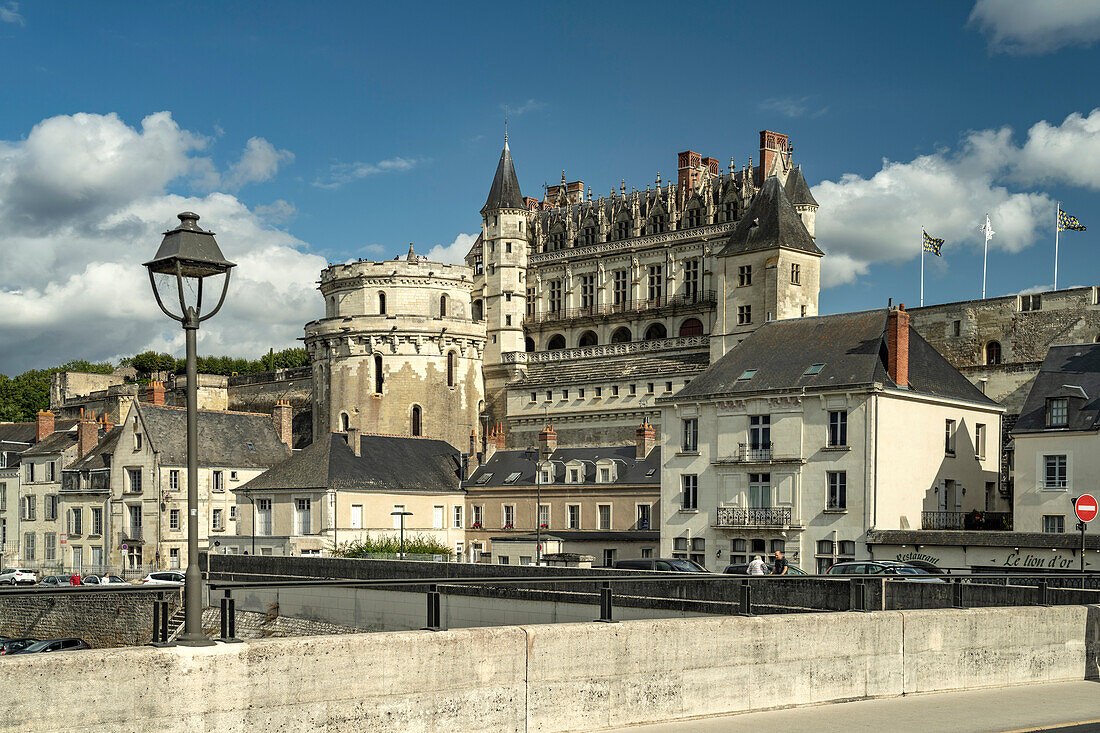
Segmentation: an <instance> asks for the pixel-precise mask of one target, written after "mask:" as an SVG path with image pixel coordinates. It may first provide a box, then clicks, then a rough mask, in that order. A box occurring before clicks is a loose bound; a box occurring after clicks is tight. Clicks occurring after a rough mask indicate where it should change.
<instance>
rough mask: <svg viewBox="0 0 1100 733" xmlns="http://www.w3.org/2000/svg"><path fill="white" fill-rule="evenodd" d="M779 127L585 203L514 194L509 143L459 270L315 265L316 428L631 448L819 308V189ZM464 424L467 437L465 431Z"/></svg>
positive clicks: (463, 441)
mask: <svg viewBox="0 0 1100 733" xmlns="http://www.w3.org/2000/svg"><path fill="white" fill-rule="evenodd" d="M792 157H793V148H792V146H791V144H790V141H789V139H788V138H787V136H786V135H782V134H779V133H776V132H771V131H767V130H765V131H763V132H761V133H760V151H759V158H758V164H757V165H755V166H754V165H753V163H752V158H749V159H748V164H746V165H742V166H741V167H740V168H737V167H736V166H735V165H734V161H733V160H732V159H731V160H730V163H729V166H728V169H727V171H726V172H722V171H721V170H720V168H719V163H718V161H717V160H716V159H714V158H711V157H703V156H701V155H700V154H699V153H696V152H693V151H684V152H682V153H680V154H679V156H678V171H677V179H676V181H674V182H673V181H668V182H667V183H662V182H661V179H660V175H659V174H658V176H657V180H656V182H655V184H654V185H653V186H652V187H649V186H647V187H646V189H645V190H639V189H636V188H635V189H632V190H631V191H629V192H628V191H627V189H626V185H625V182H623V183H621V184H620V187H619V189H618V191H616V190H615V189H614V188H612V190H611V191H610V192H609V194H608V195H607V196H606V197H605V196H602V195H601V196H598V197H596V198H593V195H592V190H591V188H589V189H588V190H587V192H586V191H585V186H584V183H583V182H582V181H573V182H567V181H566V180H565V176H564V173H563V175H562V182H561V185H558V186H551V187H548V188H547V190H546V192H545V195H544V197H543V199H542V200H539V199H536V198H532V197H528V196H524V195H523V194H522V192H521V189H520V185H519V179H518V177H517V175H516V170H515V164H514V162H513V160H512V153H511V150H510V148H509V146H508V142H507V139H506V140H505V143H504V149H503V151H502V152H501V155H500V160H499V163H498V165H497V169H496V174H495V175H494V177H493V181H492V184H491V185H490V189H489V195H488V198H487V200H486V202H485V205H484V207H482V210H481V234H480V236H479V237H478V239H477V241H476V242H475V244H474V246H473V248H472V249H471V250H470V252H469V253H468V254H467V256H466V265H465V266H460V265H448V264H443V263H439V262H429V261H426V260H424V259H421V258H418V257H417V256H416V254H415V252H414V251H413V249H412V247H411V246H410V249H409V254H408V257H407V258H406V259H405V260H404V261H400V260H394V261H383V262H367V261H358V262H350V263H347V264H340V265H333V266H330V267H328V268H327V269H325V270H324V271H323V272H322V274H321V283H320V290H321V294H322V295H323V296H324V298H325V317H324V318H322V319H319V320H316V321H313V322H311V323H309V324H307V325H306V328H305V330H306V336H305V343H306V348H307V349H308V351H309V355H310V359H311V361H312V364H313V404H312V412H313V433H314V437H317V436H320V435H322V434H324V433H327V432H330V431H343V430H347V429H348V428H349V427H350V428H353V429H358V430H361V431H363V432H375V433H390V434H403V435H426V436H428V435H430V436H438V437H442V438H444V439H446V440H447V441H448V442H450V443H451V444H452V445H454V446H456V447H458V448H460V449H462V450H466V449H467V448H470V447H471V443H473V444H474V445H473V447H475V448H476V447H479V446H482V445H483V444H484V441H485V439H486V436H487V434H488V433H489V432H490V431H492V430H494V429H495V430H503V431H504V433H505V435H506V436H507V442H508V443H509V445H512V446H516V447H522V446H527V445H534V444H535V443H536V440H537V434H538V432H539V430H540V429H541V428H543V427H544V426H545V424H546V423H547V422H552V423H553V424H554V425H555V428H556V430H557V434H558V436H559V441H560V444H561V445H563V446H568V445H609V444H621V443H628V442H630V441H631V440H632V439H633V435H634V431H635V429H636V427H637V426H638V424H640V423H642V422H643V421H645V420H648V421H649V422H650V423H653V424H654V425H655V427H657V428H658V429H659V422H660V411H659V410H658V409H657V408H656V406H655V404H654V401H655V399H656V398H657V397H658V396H660V395H664V394H669V393H671V392H674V391H676V390H679V389H680V388H681V387H683V386H684V385H685V384H687V383H688V382H689V381H690V380H691V378H692V377H693V376H694V375H695V374H697V373H699V372H700V371H702V370H703V369H705V368H706V367H707V366H708V365H709V364H710V363H711V362H713V361H714V360H715V359H717V358H718V357H720V356H721V355H722V354H724V353H725V352H726V351H728V350H729V349H730V348H732V347H733V346H735V345H736V344H737V343H739V341H740V339H742V338H744V336H745V335H746V334H748V333H749V332H751V331H752V330H753V329H755V328H757V327H758V326H759V325H761V324H763V323H765V322H767V321H770V320H775V319H783V318H796V317H800V316H807V315H816V314H817V310H818V292H819V288H820V261H821V257H822V254H823V253H822V252H821V250H820V249H818V247H817V246H816V244H815V243H814V222H815V216H816V211H817V207H818V205H817V202H816V201H815V200H814V198H813V195H812V194H811V193H810V189H809V186H808V185H807V183H806V179H805V177H804V176H803V174H802V171H801V169H800V168H799V167H796V166H794V164H793V162H792ZM471 438H472V439H473V440H471Z"/></svg>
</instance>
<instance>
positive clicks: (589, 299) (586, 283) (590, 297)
mask: <svg viewBox="0 0 1100 733" xmlns="http://www.w3.org/2000/svg"><path fill="white" fill-rule="evenodd" d="M595 307H596V276H595V275H581V308H584V309H585V310H587V311H591V310H592V309H593V308H595Z"/></svg>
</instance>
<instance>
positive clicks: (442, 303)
mask: <svg viewBox="0 0 1100 733" xmlns="http://www.w3.org/2000/svg"><path fill="white" fill-rule="evenodd" d="M439 317H440V318H446V317H447V296H446V295H440V296H439Z"/></svg>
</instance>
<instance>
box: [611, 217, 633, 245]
mask: <svg viewBox="0 0 1100 733" xmlns="http://www.w3.org/2000/svg"><path fill="white" fill-rule="evenodd" d="M615 239H616V240H620V241H621V240H623V239H630V222H629V221H627V220H626V219H620V220H619V221H617V222H615Z"/></svg>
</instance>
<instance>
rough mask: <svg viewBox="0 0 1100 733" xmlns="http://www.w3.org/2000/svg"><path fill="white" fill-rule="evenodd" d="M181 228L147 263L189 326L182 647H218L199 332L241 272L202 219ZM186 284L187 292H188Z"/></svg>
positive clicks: (188, 216) (184, 217)
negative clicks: (206, 512) (207, 602)
mask: <svg viewBox="0 0 1100 733" xmlns="http://www.w3.org/2000/svg"><path fill="white" fill-rule="evenodd" d="M179 220H180V224H179V226H178V227H176V228H175V229H172V230H171V231H168V232H165V233H164V239H163V240H162V241H161V243H160V249H158V250H157V254H156V256H155V257H154V258H153V259H152V260H150V261H149V262H146V263H145V267H146V268H147V269H148V270H149V284H150V285H151V286H152V288H153V296H154V297H155V298H156V299H157V305H158V306H160V309H161V310H162V311H164V314H165V315H167V316H168V317H169V318H171V319H172V320H174V321H178V322H179V323H180V324H182V325H183V332H184V334H185V335H186V341H187V574H186V576H185V582H184V590H183V603H184V612H185V616H184V626H183V629H184V631H183V634H181V635H180V637H179V643H180V644H182V645H184V646H202V645H208V644H213V643H214V642H212V641H209V640H208V639H207V638H206V635H205V634H203V632H202V571H201V570H200V568H199V509H198V504H199V463H198V462H199V457H198V393H197V392H196V384H195V382H196V381H197V372H198V367H197V364H196V355H195V351H196V346H195V344H196V332H197V331H198V330H199V324H200V323H202V322H203V321H205V320H207V319H208V318H211V317H213V316H214V314H216V313H217V312H218V311H219V310H221V307H222V304H223V303H224V302H225V294H226V292H228V290H229V271H230V270H231V269H232V268H233V267H235V265H234V264H233V263H232V262H229V261H228V260H226V259H225V257H223V256H222V252H221V249H219V248H218V243H217V242H216V241H214V233H213V232H207V231H203V230H202V229H200V228H199V225H198V221H199V215H198V214H193V213H191V212H190V211H185V212H183V213H182V214H180V215H179ZM157 275H160V276H162V279H161V283H162V284H164V285H165V286H166V287H168V288H170V287H171V283H172V279H173V278H174V279H175V286H176V290H177V292H178V295H179V304H180V313H179V315H176V314H175V313H173V312H172V311H170V310H169V309H168V308H167V307H166V306H165V305H164V302H163V301H162V300H161V295H160V291H159V290H158V289H157V282H158V281H157V277H156V276H157ZM218 275H221V276H223V282H222V288H221V296H220V297H219V298H218V303H217V305H215V306H214V308H213V309H212V310H211V311H210V312H209V313H207V314H205V315H204V314H203V312H202V286H203V280H205V279H206V278H208V277H215V276H218ZM185 285H186V287H185Z"/></svg>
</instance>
